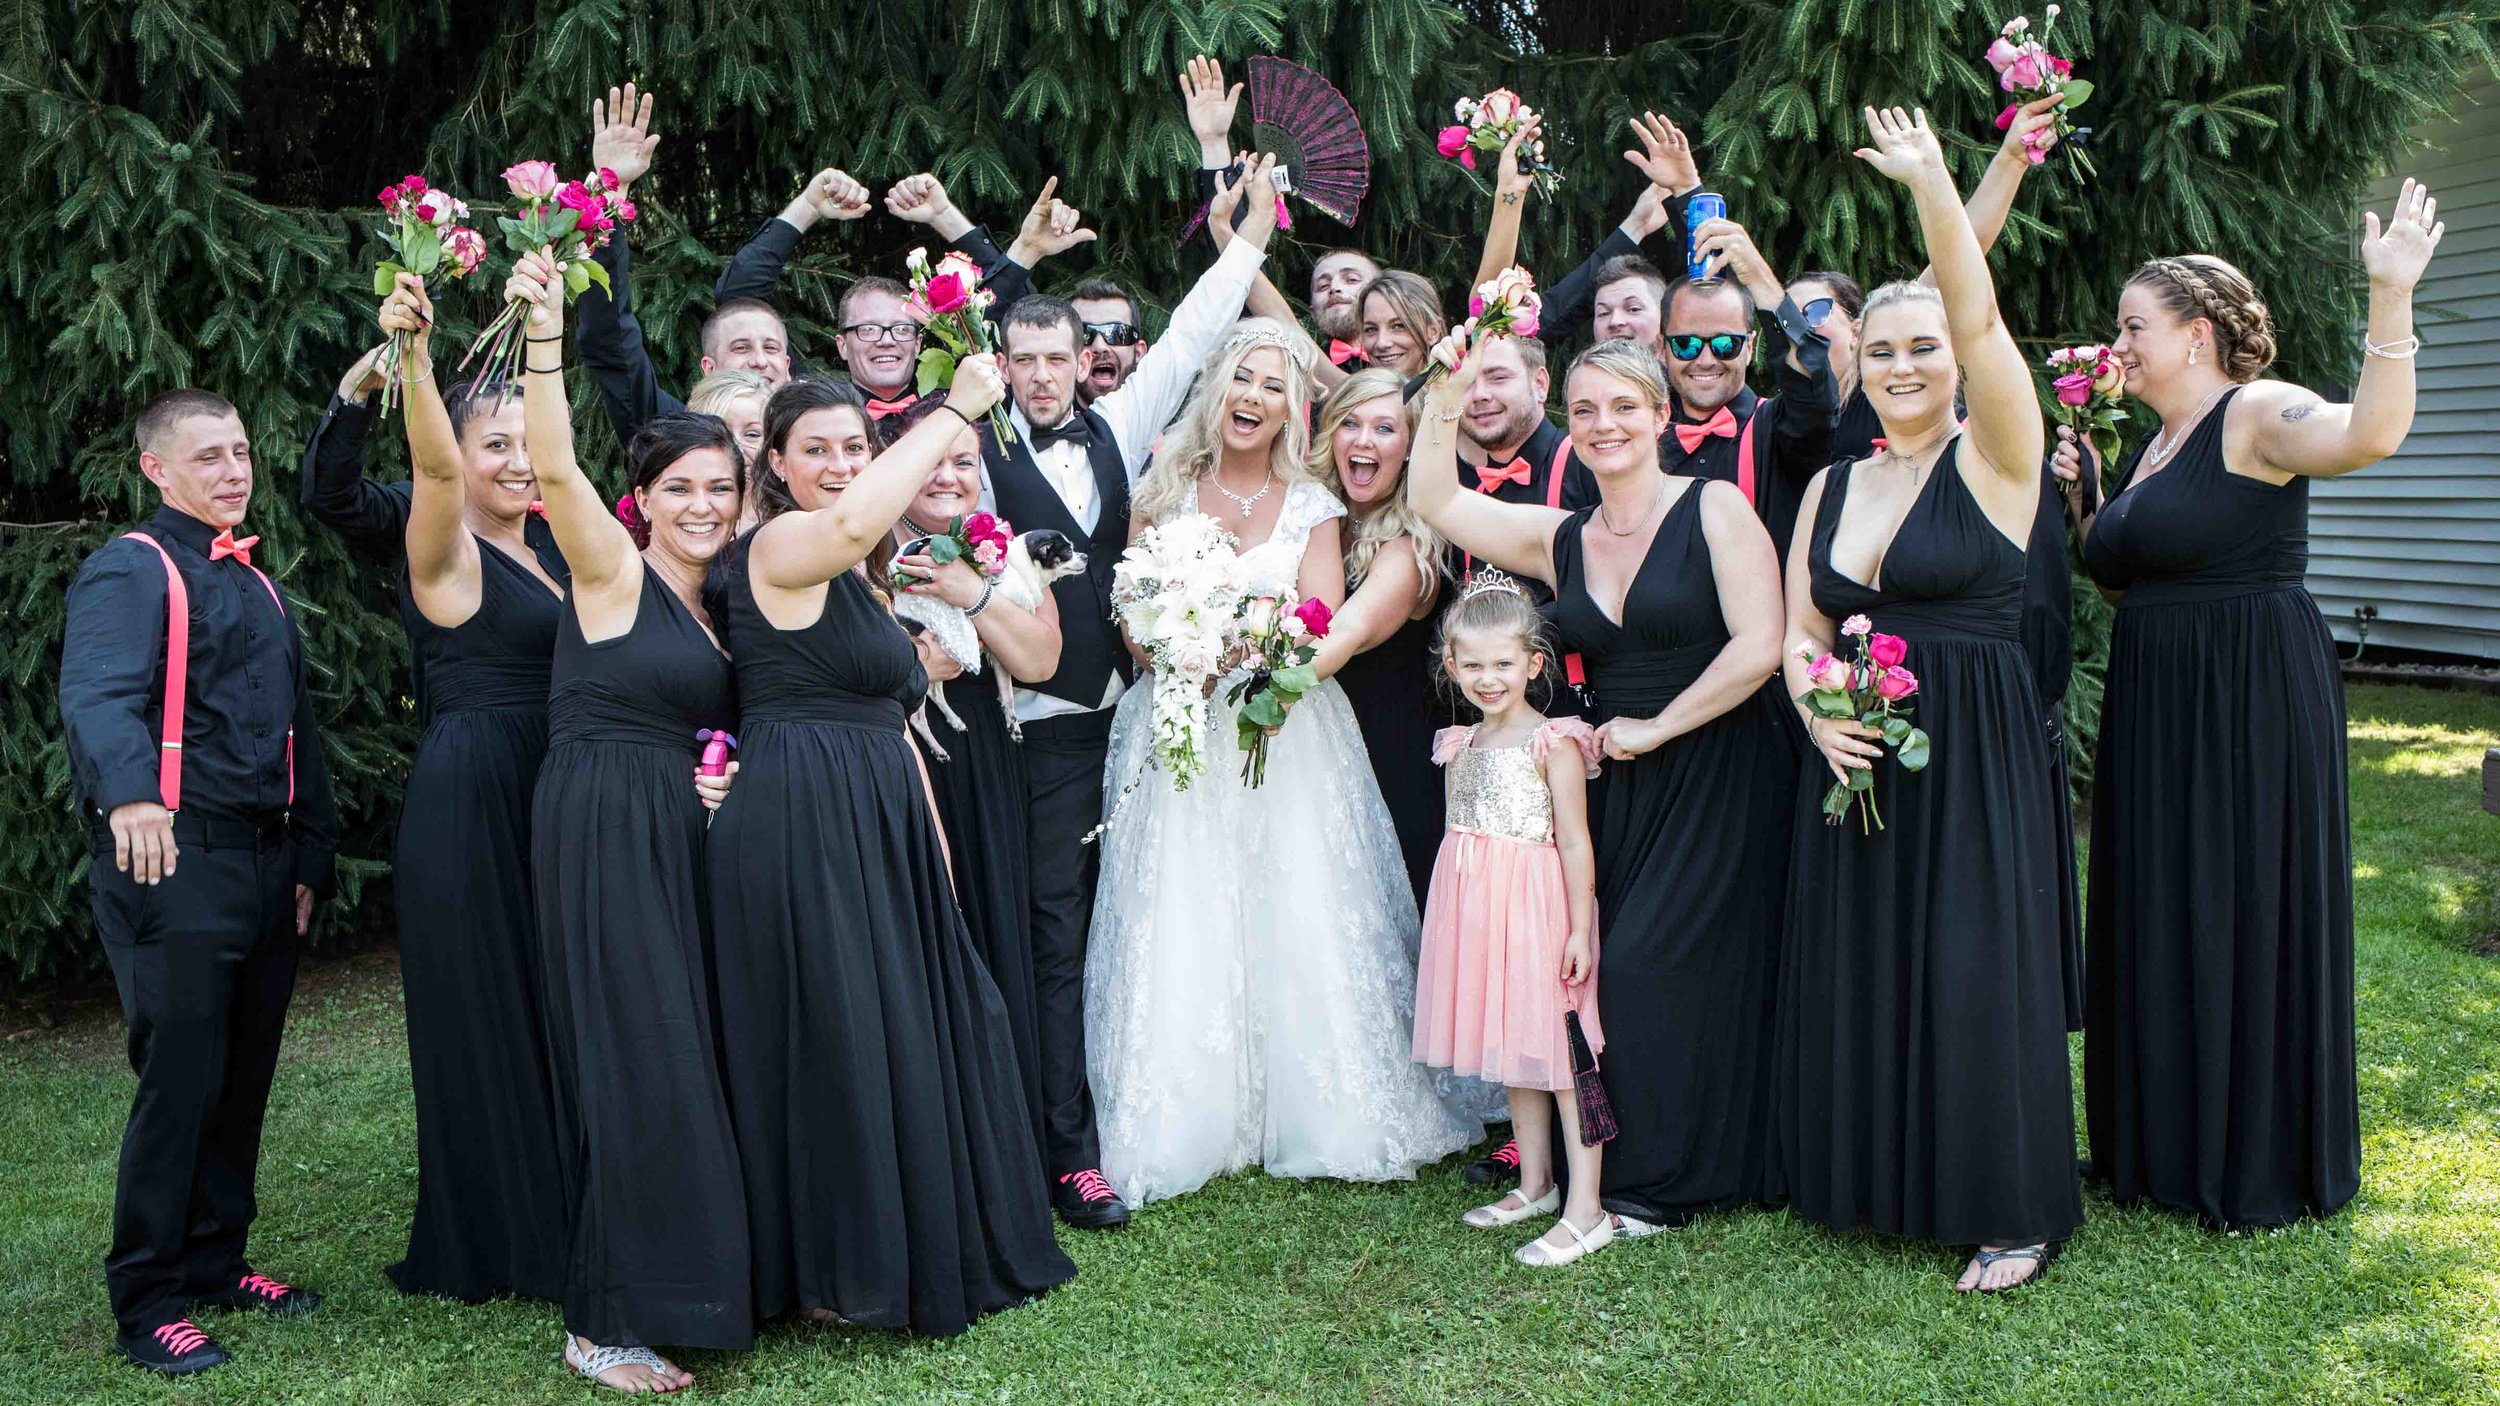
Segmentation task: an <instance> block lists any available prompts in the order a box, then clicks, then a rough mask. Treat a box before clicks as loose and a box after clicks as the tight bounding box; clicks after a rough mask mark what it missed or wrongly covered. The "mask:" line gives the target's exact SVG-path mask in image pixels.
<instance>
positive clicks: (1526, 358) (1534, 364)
mask: <svg viewBox="0 0 2500 1406" xmlns="http://www.w3.org/2000/svg"><path fill="white" fill-rule="evenodd" d="M1499 342H1508V343H1510V344H1511V345H1512V346H1514V347H1517V348H1518V349H1519V361H1520V364H1521V365H1523V366H1525V367H1527V368H1528V374H1529V375H1531V376H1533V375H1535V374H1536V373H1538V372H1539V371H1542V370H1544V369H1545V365H1546V363H1545V343H1544V342H1543V341H1541V340H1539V339H1537V338H1535V337H1520V336H1505V337H1496V338H1494V339H1493V341H1491V342H1487V343H1485V345H1486V346H1492V345H1495V344H1496V343H1499Z"/></svg>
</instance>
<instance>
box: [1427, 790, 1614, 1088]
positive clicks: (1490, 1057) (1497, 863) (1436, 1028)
mask: <svg viewBox="0 0 2500 1406" xmlns="http://www.w3.org/2000/svg"><path fill="white" fill-rule="evenodd" d="M1570 936H1571V900H1570V898H1569V897H1568V895H1567V893H1566V891H1565V889H1564V887H1563V868H1562V854H1561V852H1560V851H1558V850H1556V849H1555V848H1554V847H1553V846H1552V845H1532V844H1527V843H1524V842H1522V841H1519V840H1509V839H1502V838H1500V837H1498V836H1493V835H1480V834H1476V833H1474V832H1472V831H1463V830H1452V831H1450V832H1449V833H1448V834H1446V835H1443V836H1442V837H1441V853H1440V857H1439V858H1437V859H1436V860H1435V861H1434V862H1433V866H1432V892H1431V895H1430V896H1429V898H1427V900H1426V901H1425V904H1424V938H1423V949H1422V951H1421V953H1420V955H1419V956H1418V958H1417V961H1416V969H1415V1062H1416V1063H1418V1064H1429V1065H1432V1066H1434V1067H1436V1068H1442V1069H1448V1070H1452V1071H1454V1072H1456V1073H1459V1074H1464V1075H1470V1076H1473V1077H1475V1078H1480V1079H1484V1080H1487V1081H1488V1082H1491V1083H1496V1084H1501V1085H1503V1086H1505V1087H1508V1088H1514V1089H1550V1090H1555V1091H1560V1090H1564V1089H1568V1088H1570V1087H1571V1047H1570V1042H1569V1040H1568V1038H1567V1037H1566V1036H1565V1035H1564V1033H1563V1013H1564V1012H1566V1011H1575V1010H1576V1011H1578V1012H1579V1013H1580V1029H1581V1031H1582V1033H1584V1034H1586V1035H1587V1036H1588V1041H1589V1048H1590V1050H1591V1051H1592V1052H1594V1051H1596V1050H1600V1049H1603V1048H1605V1044H1606V1035H1605V1032H1604V1031H1603V1030H1601V1029H1599V1028H1598V1023H1597V973H1596V971H1595V969H1594V968H1595V962H1596V940H1597V934H1595V933H1594V932H1592V933H1590V934H1589V941H1590V963H1591V970H1590V972H1589V977H1588V980H1586V981H1584V982H1582V983H1580V985H1579V986H1577V987H1566V986H1564V985H1563V982H1562V956H1563V944H1564V942H1565V941H1567V940H1568V939H1569V938H1570Z"/></svg>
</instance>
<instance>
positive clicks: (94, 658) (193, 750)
mask: <svg viewBox="0 0 2500 1406" xmlns="http://www.w3.org/2000/svg"><path fill="white" fill-rule="evenodd" d="M138 530H139V531H141V532H144V533H146V534H147V535H149V536H151V537H154V538H155V539H156V540H157V541H159V542H161V543H163V544H164V546H165V550H166V551H167V553H169V554H170V555H171V556H172V557H173V560H174V565H175V567H176V569H177V570H179V571H180V572H181V573H182V580H183V586H184V589H185V590H186V591H187V592H188V594H189V595H190V598H191V649H190V667H189V673H188V676H187V680H186V687H187V688H188V690H189V698H188V700H187V702H186V704H185V706H184V709H183V726H182V809H183V811H184V812H185V813H186V814H194V815H199V816H205V817H208V818H212V819H227V820H242V821H250V822H263V821H267V820H271V819H274V818H277V817H279V816H286V817H287V818H288V829H289V831H290V832H291V833H292V835H293V838H294V839H295V842H296V846H297V848H296V881H297V882H298V883H302V884H305V885H308V886H310V887H312V888H313V889H315V890H318V891H320V892H323V893H327V892H329V890H330V887H331V877H332V867H333V866H332V856H333V854H334V853H335V852H336V851H337V849H338V839H339V820H338V810H337V807H336V806H335V805H334V804H333V803H332V801H331V797H330V776H329V770H328V768H327V767H326V766H325V765H324V762H323V758H322V750H321V733H320V729H319V726H318V720H317V717H316V715H315V712H314V708H313V698H312V689H311V687H310V685H309V683H308V681H307V678H306V673H305V668H304V644H303V639H302V637H301V636H300V635H299V634H298V633H297V631H296V628H295V621H294V619H293V617H292V616H290V615H287V614H286V613H284V612H282V611H281V610H280V609H279V608H278V604H277V602H275V601H273V600H271V599H270V596H269V591H268V589H267V588H265V587H263V586H262V585H261V582H260V578H259V577H258V576H256V575H254V574H253V572H252V569H251V568H250V567H248V566H246V565H244V564H243V563H242V562H240V561H237V560H235V559H233V558H231V557H229V558H226V559H225V560H222V561H215V562H212V561H210V560H209V559H208V549H209V544H210V543H211V542H212V541H214V540H215V538H216V536H217V532H216V529H214V528H212V527H210V526H209V525H208V524H207V523H204V522H201V521H200V520H199V519H197V518H194V517H192V516H190V515H188V514H186V513H182V512H179V511H177V510H175V509H173V508H170V507H166V508H159V509H158V510H157V512H156V516H155V517H153V518H150V519H149V520H148V521H147V522H145V523H143V524H141V525H140V527H139V529H138ZM165 624H166V619H165V565H164V562H163V560H162V559H160V558H159V557H158V556H157V555H156V553H155V552H152V551H150V550H149V549H148V548H147V547H146V545H144V544H142V543H138V542H130V541H125V540H122V539H120V538H115V539H114V540H113V541H111V542H108V543H106V544H105V545H104V546H102V547H100V548H98V549H97V550H96V552H95V553H94V554H93V555H92V556H89V557H88V558H87V561H86V564H85V565H84V566H82V567H80V568H79V572H78V579H77V580H76V581H75V582H73V583H72V584H71V586H70V588H69V628H68V631H67V634H66V636H65V637H64V638H63V640H62V643H61V723H62V729H63V733H64V735H65V737H66V739H67V742H68V747H69V757H70V778H71V784H72V786H73V787H74V788H75V790H76V793H77V796H78V799H79V804H80V805H81V806H82V807H83V808H85V810H86V811H87V812H89V813H90V814H91V815H93V816H97V817H101V816H102V815H104V814H106V813H109V812H110V811H112V810H113V809H114V808H115V807H118V806H123V805H128V804H129V803H131V802H133V801H153V800H159V799H161V798H162V797H161V795H160V793H159V791H158V786H157V781H158V778H157V761H158V756H159V752H160V747H159V742H160V740H161V738H162V736H163V734H162V731H161V729H160V719H161V718H162V716H163V712H164V700H165ZM290 728H291V729H293V731H294V781H293V786H294V804H293V806H292V808H290V807H289V805H288V800H287V792H288V759H287V745H288V738H287V734H288V730H289V729H290Z"/></svg>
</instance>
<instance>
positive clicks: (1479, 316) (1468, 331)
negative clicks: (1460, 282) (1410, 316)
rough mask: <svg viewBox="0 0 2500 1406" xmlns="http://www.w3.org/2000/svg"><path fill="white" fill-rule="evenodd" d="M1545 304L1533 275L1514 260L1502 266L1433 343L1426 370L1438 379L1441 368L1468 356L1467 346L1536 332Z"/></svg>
mask: <svg viewBox="0 0 2500 1406" xmlns="http://www.w3.org/2000/svg"><path fill="white" fill-rule="evenodd" d="M1544 308H1545V300H1544V299H1543V298H1542V297H1540V296H1539V295H1538V294H1537V291H1536V279H1535V278H1534V277H1533V276H1531V275H1530V274H1529V272H1528V271H1527V270H1526V269H1524V268H1520V267H1519V266H1517V265H1515V264H1514V265H1512V266H1511V267H1509V268H1506V269H1504V270H1502V271H1501V272H1500V273H1498V274H1495V275H1494V276H1493V277H1492V278H1490V279H1488V280H1486V281H1485V282H1483V283H1481V284H1478V285H1477V286H1476V291H1475V292H1474V293H1472V294H1470V295H1469V296H1468V299H1467V312H1468V317H1467V320H1466V321H1464V322H1461V323H1460V324H1458V325H1457V326H1456V327H1453V328H1451V329H1450V330H1449V332H1448V334H1447V335H1445V336H1443V337H1442V338H1441V340H1440V341H1438V342H1436V343H1434V344H1433V348H1432V355H1431V361H1432V366H1431V368H1430V369H1429V370H1428V371H1427V372H1426V373H1425V374H1426V375H1428V376H1430V377H1432V378H1434V379H1438V378H1439V377H1440V375H1441V373H1442V372H1444V371H1455V370H1457V369H1458V367H1459V365H1460V364H1461V363H1462V362H1464V361H1465V360H1466V359H1467V350H1468V348H1470V347H1478V346H1482V345H1484V343H1485V341H1486V340H1487V339H1489V338H1493V337H1533V336H1535V335H1536V329H1537V318H1538V317H1539V316H1540V315H1541V314H1542V313H1543V312H1544Z"/></svg>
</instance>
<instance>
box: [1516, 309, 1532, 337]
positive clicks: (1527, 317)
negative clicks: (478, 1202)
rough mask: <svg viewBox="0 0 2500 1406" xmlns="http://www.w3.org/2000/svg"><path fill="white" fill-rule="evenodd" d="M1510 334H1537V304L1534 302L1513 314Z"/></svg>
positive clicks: (1527, 335) (1522, 335)
mask: <svg viewBox="0 0 2500 1406" xmlns="http://www.w3.org/2000/svg"><path fill="white" fill-rule="evenodd" d="M1510 334H1511V335H1512V336H1514V337H1533V336H1535V335H1536V306H1535V304H1533V303H1532V304H1530V305H1528V306H1527V307H1524V308H1521V309H1520V310H1519V311H1518V312H1517V313H1515V314H1513V315H1512V316H1511V319H1510Z"/></svg>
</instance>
